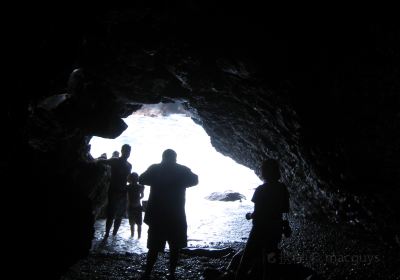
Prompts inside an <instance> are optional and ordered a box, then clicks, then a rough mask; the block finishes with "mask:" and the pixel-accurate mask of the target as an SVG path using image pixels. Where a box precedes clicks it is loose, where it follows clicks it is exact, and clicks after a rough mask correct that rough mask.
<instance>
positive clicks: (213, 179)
mask: <svg viewBox="0 0 400 280" xmlns="http://www.w3.org/2000/svg"><path fill="white" fill-rule="evenodd" d="M124 122H125V123H126V124H127V125H128V128H127V129H126V130H125V131H124V132H123V133H122V134H121V135H120V136H119V137H117V138H116V139H106V138H101V137H93V138H92V139H91V141H90V145H91V155H92V156H93V157H94V158H99V157H100V156H101V155H102V154H103V156H104V153H105V154H106V156H107V158H110V157H111V156H112V154H113V153H114V152H115V151H119V150H120V147H121V146H122V145H123V144H125V143H127V144H129V145H131V147H132V152H131V156H130V158H129V159H128V161H129V162H130V163H131V164H132V172H136V173H138V174H139V175H140V174H141V173H143V172H144V171H145V170H146V169H147V168H148V167H149V166H150V165H151V164H154V163H159V162H160V161H161V154H162V152H163V151H164V150H165V149H168V148H172V149H173V150H175V151H176V152H177V154H178V159H177V161H178V163H180V164H183V165H186V166H188V167H189V168H190V169H191V170H192V171H193V172H194V173H196V174H197V175H198V176H199V184H198V185H197V186H195V187H191V188H188V189H187V191H186V207H185V208H186V215H187V220H188V241H189V243H188V245H189V246H200V245H204V244H207V243H210V242H214V243H217V242H221V241H231V242H235V241H237V242H240V241H243V240H244V239H245V238H246V236H247V234H248V232H249V231H250V228H251V223H250V222H243V220H244V215H245V213H247V212H251V211H252V208H253V203H252V202H251V197H252V195H253V192H254V189H255V188H256V187H257V186H258V185H260V184H261V183H262V182H261V180H260V179H259V178H258V176H257V175H256V174H255V172H254V171H253V170H251V169H250V168H248V167H245V166H243V165H240V164H238V163H237V162H235V161H234V160H233V159H231V158H229V157H227V156H224V155H222V154H221V153H219V152H217V151H216V149H215V148H214V147H213V146H212V143H211V140H210V137H209V135H208V134H207V133H206V131H205V130H204V128H203V127H202V126H201V125H200V124H197V123H195V121H194V120H193V119H192V116H191V113H190V112H189V111H187V110H185V108H184V105H183V104H181V103H158V104H149V105H142V107H141V109H139V110H138V111H136V112H134V113H133V114H132V115H130V116H128V117H127V118H125V119H124ZM149 189H150V187H149V186H146V187H145V196H144V198H143V201H146V200H147V199H148V196H149ZM104 218H105V217H104V216H103V217H102V216H100V217H99V218H98V219H97V221H96V224H95V228H96V233H95V238H96V241H97V243H98V244H99V246H100V245H101V246H104V244H103V243H101V242H100V241H101V240H102V237H103V234H104V227H105V219H104ZM147 229H148V228H147V225H145V224H144V225H143V230H142V232H143V234H142V238H141V239H140V240H136V238H137V236H135V238H134V239H132V238H130V227H129V222H128V219H123V221H122V224H121V227H120V229H119V232H118V235H117V236H116V237H115V238H114V240H113V242H112V244H110V245H109V246H108V247H107V248H106V249H107V250H110V251H116V252H126V251H128V252H146V251H147V249H146V239H147ZM96 241H95V242H96ZM95 247H96V246H95Z"/></svg>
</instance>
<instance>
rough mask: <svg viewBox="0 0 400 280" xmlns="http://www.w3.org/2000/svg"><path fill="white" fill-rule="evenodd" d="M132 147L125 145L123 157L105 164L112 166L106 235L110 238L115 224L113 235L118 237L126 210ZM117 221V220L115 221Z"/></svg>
mask: <svg viewBox="0 0 400 280" xmlns="http://www.w3.org/2000/svg"><path fill="white" fill-rule="evenodd" d="M130 154H131V146H129V145H128V144H124V145H122V147H121V157H119V158H110V159H107V160H104V161H103V162H104V163H106V164H108V165H110V166H111V181H110V188H109V190H108V205H107V220H106V233H105V235H104V238H108V236H109V234H110V229H111V226H112V224H113V222H114V229H113V235H116V234H117V232H118V229H119V226H120V225H121V221H122V217H123V215H124V212H125V210H126V182H127V178H128V175H129V174H130V173H131V169H132V165H131V164H130V163H129V162H128V158H129V156H130ZM114 219H115V220H114Z"/></svg>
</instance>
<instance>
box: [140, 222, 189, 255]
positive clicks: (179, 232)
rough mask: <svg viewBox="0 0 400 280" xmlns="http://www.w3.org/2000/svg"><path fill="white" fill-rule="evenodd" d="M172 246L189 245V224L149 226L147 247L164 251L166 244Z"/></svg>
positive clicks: (179, 247)
mask: <svg viewBox="0 0 400 280" xmlns="http://www.w3.org/2000/svg"><path fill="white" fill-rule="evenodd" d="M166 242H168V245H169V247H170V249H171V248H175V249H182V248H184V247H187V226H186V225H180V226H177V227H172V226H166V227H161V226H149V230H148V237H147V248H148V249H153V250H156V251H158V252H163V251H164V249H165V244H166Z"/></svg>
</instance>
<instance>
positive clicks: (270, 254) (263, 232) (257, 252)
mask: <svg viewBox="0 0 400 280" xmlns="http://www.w3.org/2000/svg"><path fill="white" fill-rule="evenodd" d="M261 176H262V178H263V179H264V184H262V185H260V186H259V187H257V189H256V190H255V192H254V195H253V198H252V201H253V202H254V212H253V213H247V214H246V218H247V219H253V227H252V229H251V231H250V235H249V239H248V240H247V244H246V247H245V249H244V251H243V255H242V257H241V260H240V263H239V267H238V269H237V273H236V279H247V273H248V272H249V269H250V266H251V264H252V263H253V262H254V260H256V259H257V258H259V259H262V260H263V279H266V278H265V277H266V276H267V273H270V271H268V262H270V263H271V262H277V261H278V260H277V256H276V254H277V252H278V244H279V242H280V241H281V239H282V233H283V227H284V226H286V225H288V223H287V221H283V217H282V215H283V213H288V212H289V193H288V191H287V188H286V186H285V185H284V184H282V183H281V182H279V179H280V176H281V175H280V171H279V165H278V162H277V161H275V160H266V161H264V162H263V163H262V166H261Z"/></svg>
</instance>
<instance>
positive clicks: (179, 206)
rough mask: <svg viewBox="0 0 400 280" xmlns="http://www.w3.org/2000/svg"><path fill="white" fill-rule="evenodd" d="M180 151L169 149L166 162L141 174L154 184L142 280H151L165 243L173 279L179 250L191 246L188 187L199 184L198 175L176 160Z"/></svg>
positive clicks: (143, 181) (147, 217)
mask: <svg viewBox="0 0 400 280" xmlns="http://www.w3.org/2000/svg"><path fill="white" fill-rule="evenodd" d="M176 156H177V155H176V152H175V151H174V150H171V149H168V150H165V151H164V152H163V154H162V161H161V163H159V164H153V165H151V166H150V167H149V168H148V169H147V170H146V171H145V172H144V173H143V174H142V175H140V177H139V183H140V184H143V185H149V186H150V195H149V200H148V204H147V207H146V213H145V217H144V222H145V223H146V224H147V225H148V226H149V230H148V239H147V248H148V249H149V252H148V253H147V263H146V269H145V272H144V274H143V276H142V279H149V277H150V274H151V271H152V269H153V266H154V264H155V262H156V260H157V256H158V252H163V251H164V248H165V243H166V242H168V244H169V249H170V260H169V273H170V275H169V279H174V278H175V270H176V265H177V263H178V258H179V250H180V249H181V248H184V247H186V246H187V223H186V214H185V194H186V188H187V187H191V186H195V185H197V184H198V176H197V175H196V174H194V173H193V172H192V171H191V170H190V169H189V168H188V167H186V166H183V165H180V164H177V163H176Z"/></svg>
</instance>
